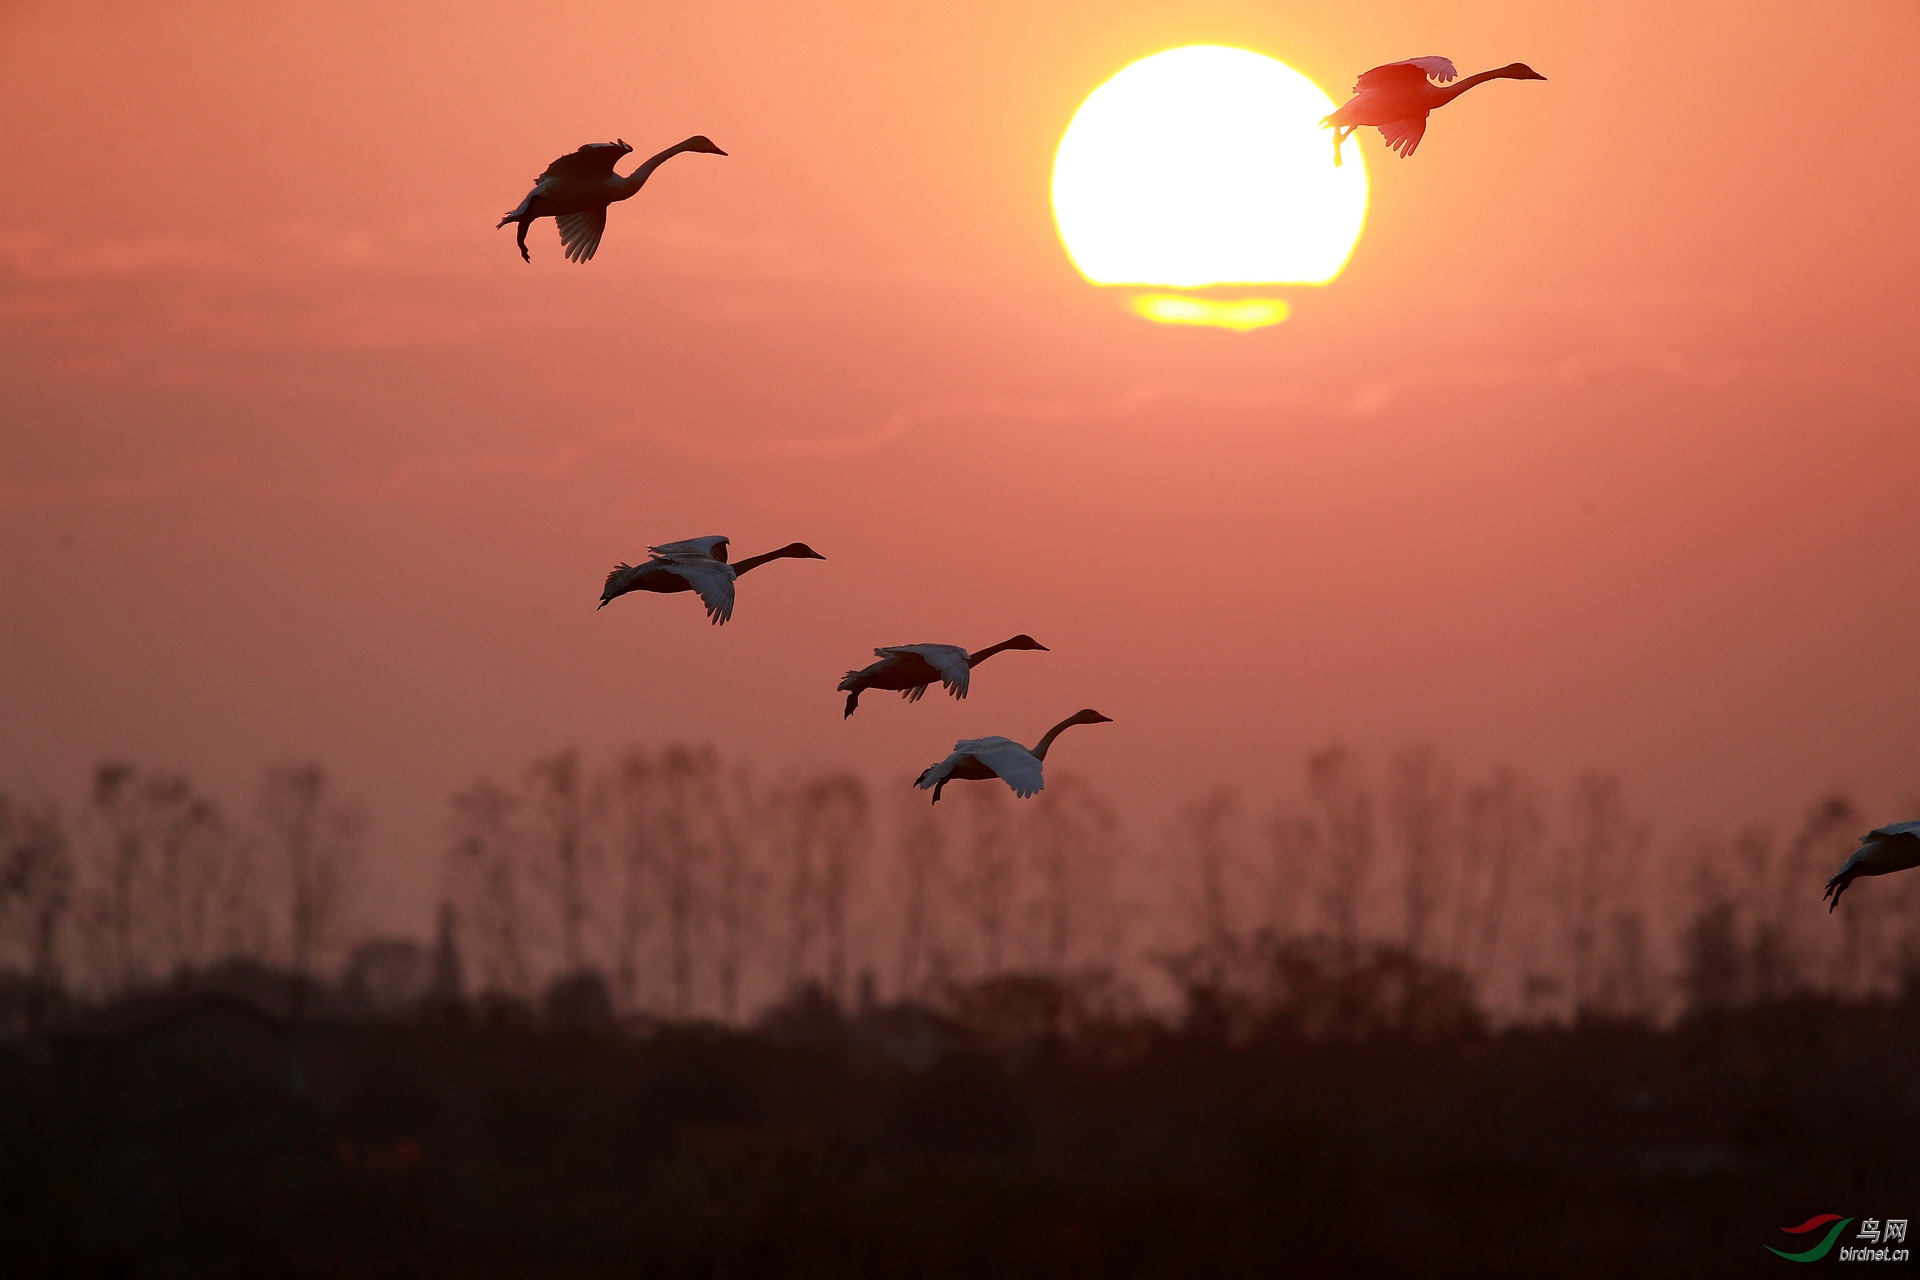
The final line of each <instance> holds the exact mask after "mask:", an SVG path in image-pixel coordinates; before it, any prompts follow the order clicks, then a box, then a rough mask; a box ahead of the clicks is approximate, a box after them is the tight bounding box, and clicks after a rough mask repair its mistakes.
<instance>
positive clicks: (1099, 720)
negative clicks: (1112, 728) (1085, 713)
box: [1093, 714, 1113, 724]
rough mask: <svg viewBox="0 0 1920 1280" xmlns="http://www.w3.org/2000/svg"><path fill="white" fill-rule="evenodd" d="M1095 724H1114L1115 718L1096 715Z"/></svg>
mask: <svg viewBox="0 0 1920 1280" xmlns="http://www.w3.org/2000/svg"><path fill="white" fill-rule="evenodd" d="M1093 722H1094V723H1095V724H1112V723H1113V717H1112V716H1103V715H1097V714H1096V715H1095V716H1094V717H1093Z"/></svg>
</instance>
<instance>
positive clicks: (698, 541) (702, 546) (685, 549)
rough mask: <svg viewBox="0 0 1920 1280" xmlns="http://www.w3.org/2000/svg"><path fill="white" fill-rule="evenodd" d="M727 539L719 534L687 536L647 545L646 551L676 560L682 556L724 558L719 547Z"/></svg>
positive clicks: (665, 558) (662, 557)
mask: <svg viewBox="0 0 1920 1280" xmlns="http://www.w3.org/2000/svg"><path fill="white" fill-rule="evenodd" d="M726 542H727V540H726V539H725V538H724V537H722V536H720V535H719V534H717V533H716V534H713V535H711V536H710V537H705V538H688V539H686V540H685V541H682V542H663V543H661V544H660V545H659V546H657V547H648V548H647V551H648V552H649V553H650V554H652V555H655V556H658V557H659V558H660V559H662V560H677V559H679V558H681V557H682V556H705V557H707V558H709V559H712V560H725V559H726V558H727V557H726V555H725V553H723V552H722V551H721V550H720V548H721V547H723V546H725V545H726Z"/></svg>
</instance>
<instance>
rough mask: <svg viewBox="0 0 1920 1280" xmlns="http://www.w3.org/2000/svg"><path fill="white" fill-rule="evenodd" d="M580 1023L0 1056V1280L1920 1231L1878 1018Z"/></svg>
mask: <svg viewBox="0 0 1920 1280" xmlns="http://www.w3.org/2000/svg"><path fill="white" fill-rule="evenodd" d="M1422 999H1423V1000H1430V1001H1439V1002H1442V1003H1444V999H1445V996H1444V993H1440V994H1432V993H1429V995H1428V996H1425V997H1422ZM597 1009H598V1006H596V1005H595V1003H594V1002H593V1001H592V1000H591V999H589V1000H587V1001H586V1002H585V1004H584V1005H583V1006H582V1007H581V1009H579V1010H576V1011H574V1012H573V1013H571V1014H569V1013H568V1012H566V1010H565V1009H564V1008H561V1009H559V1010H558V1011H555V1010H554V1009H549V1010H548V1011H547V1012H545V1013H542V1014H539V1015H537V1016H536V1014H535V1013H534V1012H532V1011H531V1010H529V1009H527V1008H525V1007H519V1006H512V1005H493V1006H489V1007H483V1008H477V1009H476V1008H471V1007H466V1006H446V1007H441V1008H438V1009H434V1010H428V1011H426V1012H423V1013H421V1014H419V1015H418V1016H414V1017H408V1018H386V1019H379V1018H360V1019H346V1018H341V1017H338V1016H334V1015H327V1016H323V1015H321V1014H318V1013H316V1014H311V1015H309V1016H307V1017H304V1018H301V1019H299V1020H297V1021H296V1020H293V1019H290V1018H288V1017H286V1016H284V1015H274V1014H269V1013H266V1012H263V1011H262V1010H261V1008H260V1007H259V1006H258V1005H257V1004H255V1003H251V1002H248V1001H245V1000H242V999H239V998H236V997H234V996H232V995H225V994H214V993H209V992H206V991H204V990H203V991H198V992H193V993H185V994H175V995H172V996H162V997H151V998H148V999H146V1000H143V1001H134V1002H128V1003H124V1004H122V1005H120V1006H118V1007H115V1008H111V1009H106V1010H97V1011H94V1012H93V1013H91V1014H89V1015H87V1016H85V1017H80V1016H72V1017H68V1018H67V1019H65V1020H64V1022H63V1023H62V1024H61V1025H60V1028H59V1029H57V1030H53V1031H48V1032H44V1033H42V1034H39V1035H32V1036H27V1037H24V1038H16V1039H14V1040H12V1041H10V1042H7V1043H0V1241H3V1242H4V1250H5V1256H4V1259H3V1260H0V1270H4V1271H5V1272H7V1273H8V1274H10V1275H16V1276H22V1277H28V1276H34V1277H37V1276H116V1277H119V1276H127V1277H132V1276H154V1277H161V1276H165V1277H174V1276H179V1277H187V1276H191V1277H229V1276H231V1277H270V1276H329V1277H331V1276H339V1277H369V1278H372V1277H387V1276H436V1277H438V1276H447V1277H474V1278H476V1280H477V1278H482V1277H521V1276H526V1277H554V1278H555V1280H559V1278H562V1277H565V1278H569V1280H571V1278H573V1277H582V1278H584V1277H636V1276H648V1277H656V1276H657V1277H669V1276H672V1277H679V1276H687V1277H694V1276H697V1277H723V1276H724V1277H755V1276H835V1277H864V1276H897V1277H942V1276H969V1277H971V1276H994V1277H1020V1276H1100V1277H1128V1276H1153V1277H1162V1276H1262V1277H1268V1276H1285V1275H1298V1276H1316V1277H1318V1276H1369V1277H1376V1276H1436V1277H1437V1276H1448V1277H1453V1276H1457V1277H1497V1276H1516V1277H1518V1276H1529V1277H1532V1276H1548V1275H1556V1276H1596V1277H1597V1276H1605V1277H1620V1276H1688V1277H1705V1276H1734V1275H1738V1276H1744V1275H1750V1274H1759V1273H1763V1272H1765V1273H1789V1274H1791V1273H1794V1272H1795V1271H1796V1268H1799V1269H1805V1268H1804V1267H1803V1266H1802V1264H1795V1263H1790V1262H1785V1261H1782V1260H1780V1259H1777V1258H1775V1257H1774V1256H1773V1255H1771V1254H1769V1253H1767V1252H1766V1250H1765V1248H1764V1247H1763V1246H1765V1245H1769V1244H1773V1245H1779V1246H1781V1247H1784V1248H1796V1249H1797V1248H1803V1247H1805V1246H1806V1245H1807V1244H1808V1243H1809V1242H1810V1238H1809V1237H1808V1236H1804V1235H1802V1236H1789V1235H1785V1234H1783V1233H1782V1232H1781V1230H1780V1229H1781V1228H1782V1227H1784V1226H1792V1225H1797V1224H1799V1223H1801V1222H1804V1221H1805V1220H1806V1219H1808V1218H1810V1217H1812V1216H1814V1215H1815V1214H1820V1213H1829V1212H1830V1213H1839V1214H1842V1215H1844V1216H1848V1217H1860V1218H1864V1217H1869V1216H1876V1217H1881V1218H1887V1217H1907V1216H1909V1215H1912V1216H1920V1161H1916V1151H1920V1003H1916V1002H1913V1001H1889V1002H1884V1003H1876V1004H1859V1005H1852V1006H1841V1007H1835V1006H1833V1005H1831V1004H1829V1003H1827V1002H1824V1001H1821V1000H1817V999H1811V998H1808V999H1805V1000H1795V1001H1786V1002H1779V1003H1774V1004H1770V1005H1767V1006H1763V1007H1753V1008H1748V1009H1744V1010H1740V1011H1737V1012H1733V1013H1727V1014H1721V1015H1718V1016H1715V1017H1713V1018H1695V1019H1692V1020H1689V1021H1687V1022H1684V1023H1683V1024H1681V1025H1680V1026H1679V1027H1677V1028H1674V1029H1666V1030H1662V1029H1655V1028H1650V1027H1647V1026H1643V1025H1633V1024H1621V1023H1604V1022H1595V1021H1589V1022H1585V1023H1583V1024H1581V1025H1578V1026H1575V1027H1573V1028H1562V1029H1554V1030H1516V1031H1510V1032H1505V1033H1500V1034H1488V1033H1486V1032H1484V1031H1482V1030H1479V1029H1477V1025H1476V1020H1475V1019H1474V1018H1473V1017H1472V1015H1471V1011H1470V1010H1458V1009H1456V1010H1454V1011H1453V1012H1452V1013H1450V1014H1448V1016H1445V1017H1440V1018H1437V1019H1425V1020H1424V1021H1423V1020H1421V1019H1412V1020H1409V1019H1406V1018H1400V1019H1397V1020H1396V1025H1394V1026H1387V1027H1375V1029H1373V1030H1371V1031H1367V1032H1365V1033H1364V1034H1357V1035H1355V1034H1349V1035H1347V1036H1344V1037H1333V1036H1326V1035H1312V1036H1309V1035H1307V1034H1306V1033H1305V1030H1304V1029H1305V1028H1307V1027H1309V1026H1310V1025H1313V1024H1312V1020H1311V1019H1307V1018H1305V1017H1303V1016H1301V1015H1300V1014H1299V1011H1298V1010H1294V1011H1290V1012H1285V1013H1271V1012H1270V1013H1269V1014H1267V1015H1264V1016H1261V1017H1252V1016H1250V1015H1247V1014H1246V1012H1245V1010H1243V1009H1242V1010H1231V1009H1226V1008H1223V1007H1222V1006H1220V1005H1218V1004H1216V1003H1214V1002H1211V1001H1209V1000H1208V999H1206V998H1205V997H1203V996H1202V997H1196V998H1195V1000H1194V1002H1193V1003H1192V1005H1191V1007H1190V1009H1189V1013H1188V1016H1187V1018H1186V1020H1185V1022H1184V1023H1182V1024H1180V1025H1174V1026H1169V1025H1164V1024H1161V1023H1156V1022H1153V1021H1150V1020H1147V1019H1143V1018H1138V1017H1129V1018H1119V1017H1101V1016H1099V1015H1097V1014H1094V1013H1091V1012H1088V1011H1087V1008H1086V1006H1084V1005H1083V1004H1081V1003H1080V1002H1078V1001H1076V1000H1075V999H1074V998H1073V997H1072V996H1071V994H1069V993H1067V992H1064V991H1062V990H1061V989H1060V988H1058V987H1056V986H1052V985H1049V984H1047V983H1044V982H1040V981H1038V980H1021V979H1008V980H1003V981H1001V982H999V983H996V984H993V985H991V986H989V987H984V988H974V989H972V991H971V992H968V993H962V995H961V996H959V997H957V998H956V999H955V1000H953V1001H951V1002H949V1004H948V1005H947V1006H946V1009H945V1012H943V1013H934V1012H932V1011H929V1010H925V1009H920V1008H917V1007H907V1006H899V1007H891V1008H885V1009H875V1010H869V1011H867V1012H865V1013H863V1014H856V1015H842V1014H841V1013H840V1012H839V1011H838V1010H837V1009H836V1008H835V1007H834V1006H833V1005H831V1004H830V1003H828V1002H826V1001H824V1000H823V999H820V998H818V997H814V998H811V999H802V1000H798V1001H796V1002H794V1003H793V1004H791V1005H789V1006H787V1007H786V1008H784V1009H782V1010H780V1011H778V1012H777V1013H776V1014H774V1015H771V1016H769V1017H768V1018H767V1019H766V1020H764V1021H763V1022H762V1023H761V1024H760V1025H759V1026H758V1027H757V1028H756V1029H755V1030H753V1031H750V1032H739V1031H729V1030H720V1029H715V1028H712V1027H705V1026H663V1025H648V1026H644V1027H641V1026H634V1025H626V1026H619V1025H615V1024H614V1023H613V1022H612V1021H610V1020H608V1019H606V1018H605V1017H604V1014H603V1011H601V1012H599V1013H596V1010H597ZM1816 1236H1817V1233H1816ZM1847 1239H1848V1240H1851V1239H1852V1235H1851V1228H1850V1229H1849V1235H1848V1237H1847ZM1837 1254H1838V1249H1837V1248H1836V1250H1835V1256H1830V1257H1829V1258H1828V1259H1827V1260H1826V1261H1825V1262H1823V1263H1821V1264H1819V1265H1821V1266H1827V1265H1834V1264H1835V1261H1836V1257H1837ZM1879 1269H1880V1270H1887V1271H1892V1272H1895V1273H1899V1272H1901V1271H1902V1270H1903V1269H1902V1268H1898V1267H1883V1268H1879Z"/></svg>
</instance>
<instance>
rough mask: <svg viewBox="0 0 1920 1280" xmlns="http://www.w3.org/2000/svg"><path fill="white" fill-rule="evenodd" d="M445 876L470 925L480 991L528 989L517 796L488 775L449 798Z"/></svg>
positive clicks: (528, 959) (529, 964)
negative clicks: (449, 838) (449, 836)
mask: <svg viewBox="0 0 1920 1280" xmlns="http://www.w3.org/2000/svg"><path fill="white" fill-rule="evenodd" d="M452 804H453V815H452V822H451V834H452V836H453V840H452V843H451V845H450V846H449V847H448V850H447V864H448V881H449V883H450V887H451V889H452V891H453V896H454V898H455V900H456V901H458V902H460V903H462V904H463V905H464V907H465V910H464V911H463V912H462V913H461V914H462V916H463V917H464V923H465V924H466V926H467V927H468V928H469V929H471V930H472V932H473V937H474V942H475V945H474V947H473V951H474V954H475V955H476V956H477V957H478V959H479V964H480V981H481V986H482V989H483V990H487V991H498V992H505V993H508V994H511V995H526V994H528V993H529V992H530V991H531V990H532V982H533V972H532V956H531V954H530V952H531V941H532V940H531V939H530V938H528V937H527V936H526V935H527V920H526V906H525V901H524V897H525V895H524V894H523V893H522V892H521V888H520V866H519V858H518V856H517V850H516V847H515V846H516V844H517V840H516V833H515V830H514V826H513V818H514V815H515V813H516V812H517V811H518V810H519V808H520V801H519V799H518V797H516V796H514V795H513V793H511V792H509V791H508V790H507V789H506V788H504V787H502V786H500V785H499V784H498V783H496V782H494V781H493V780H492V779H490V778H484V777H482V778H476V779H474V781H473V783H472V784H471V785H470V786H468V787H467V788H466V789H465V790H464V791H458V792H455V793H454V795H453V798H452Z"/></svg>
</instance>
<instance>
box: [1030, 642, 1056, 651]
mask: <svg viewBox="0 0 1920 1280" xmlns="http://www.w3.org/2000/svg"><path fill="white" fill-rule="evenodd" d="M1033 647H1034V648H1036V649H1038V650H1039V651H1040V652H1042V653H1052V652H1053V650H1051V649H1049V648H1047V646H1045V645H1043V644H1037V645H1035V646H1033Z"/></svg>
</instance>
